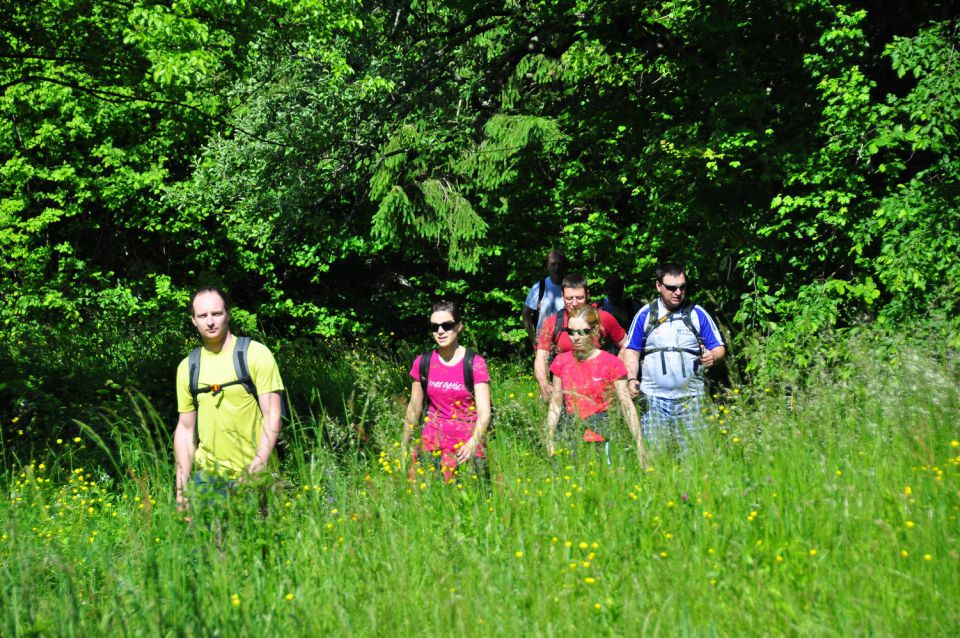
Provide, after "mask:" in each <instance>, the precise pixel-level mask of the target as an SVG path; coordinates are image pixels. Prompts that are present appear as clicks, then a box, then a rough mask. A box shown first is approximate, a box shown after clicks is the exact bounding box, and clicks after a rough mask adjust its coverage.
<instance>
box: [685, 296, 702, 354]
mask: <svg viewBox="0 0 960 638" xmlns="http://www.w3.org/2000/svg"><path fill="white" fill-rule="evenodd" d="M680 313H681V315H680V318H681V319H683V324H684V325H685V326H686V327H687V329H688V330H690V332H692V333H693V336H694V337H696V339H697V345H699V346H703V345H704V343H703V338H702V337H701V336H700V331H699V330H697V327H696V326H695V325H693V318H692V315H693V302H692V301H688V302H687V303H686V304H684V306H683V308H681V309H680Z"/></svg>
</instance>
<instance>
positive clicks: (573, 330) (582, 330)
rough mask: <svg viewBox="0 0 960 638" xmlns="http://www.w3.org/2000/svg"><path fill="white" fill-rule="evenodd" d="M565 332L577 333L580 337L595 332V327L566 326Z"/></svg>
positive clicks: (569, 333)
mask: <svg viewBox="0 0 960 638" xmlns="http://www.w3.org/2000/svg"><path fill="white" fill-rule="evenodd" d="M563 331H564V332H566V333H567V334H568V335H571V336H572V335H577V336H580V337H586V336H587V335H588V334H590V333H591V332H593V328H564V329H563Z"/></svg>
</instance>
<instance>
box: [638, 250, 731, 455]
mask: <svg viewBox="0 0 960 638" xmlns="http://www.w3.org/2000/svg"><path fill="white" fill-rule="evenodd" d="M656 284H657V293H659V296H658V297H657V299H656V300H654V301H653V302H652V303H651V304H650V305H648V306H647V307H645V308H643V309H642V310H641V311H640V312H638V313H637V314H636V316H635V317H634V318H633V322H632V323H631V325H630V330H629V332H628V333H627V345H626V347H624V348H623V350H622V351H621V354H620V356H621V357H622V358H623V362H624V363H625V364H626V366H627V384H628V386H629V387H630V393H631V394H632V395H633V396H637V395H639V394H640V392H643V394H644V396H645V397H646V400H647V410H646V412H645V413H644V415H643V419H642V421H641V425H642V428H643V438H644V440H646V441H648V442H649V443H650V444H651V445H653V446H657V445H660V446H663V445H668V444H670V443H671V442H673V441H675V442H676V445H677V446H678V447H679V449H680V451H681V453H683V452H686V451H687V450H688V449H689V447H690V445H691V444H696V445H697V446H698V447H700V446H701V443H700V433H701V431H702V430H703V429H704V428H705V427H706V424H705V421H704V419H703V412H702V411H701V403H702V401H703V398H704V380H703V371H704V370H705V369H707V368H711V367H713V366H714V365H716V364H717V362H719V361H720V360H721V359H723V357H724V355H725V354H726V352H727V351H726V348H725V347H724V345H723V338H722V337H721V335H720V331H719V330H718V329H717V325H716V324H715V323H714V321H713V319H712V318H711V317H710V315H708V314H707V312H706V311H705V310H704V309H703V308H701V307H700V306H697V305H695V304H693V303H692V302H690V301H687V299H686V293H687V278H686V275H685V274H684V272H683V268H681V267H680V266H679V265H678V264H675V263H664V264H661V265H660V266H658V267H657V282H656ZM641 359H642V360H643V368H642V374H640V375H638V374H637V369H638V367H639V366H640V361H641ZM638 377H639V379H638Z"/></svg>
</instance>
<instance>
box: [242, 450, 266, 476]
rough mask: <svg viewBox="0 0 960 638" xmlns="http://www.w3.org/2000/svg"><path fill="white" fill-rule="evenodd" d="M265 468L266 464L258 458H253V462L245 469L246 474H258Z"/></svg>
mask: <svg viewBox="0 0 960 638" xmlns="http://www.w3.org/2000/svg"><path fill="white" fill-rule="evenodd" d="M266 467H267V462H266V461H264V460H263V459H261V458H260V456H259V455H258V456H255V457H253V461H252V462H251V463H250V466H249V467H247V474H258V473H260V472H262V471H263V470H264V468H266Z"/></svg>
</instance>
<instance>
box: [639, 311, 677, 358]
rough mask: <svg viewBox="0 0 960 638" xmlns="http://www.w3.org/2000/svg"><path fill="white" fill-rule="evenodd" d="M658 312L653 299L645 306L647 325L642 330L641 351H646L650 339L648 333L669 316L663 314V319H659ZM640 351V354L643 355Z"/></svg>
mask: <svg viewBox="0 0 960 638" xmlns="http://www.w3.org/2000/svg"><path fill="white" fill-rule="evenodd" d="M659 314H660V306H659V305H658V304H657V300H656V299H654V300H653V301H651V302H650V305H649V306H647V327H646V328H644V330H643V353H646V352H647V349H648V344H647V342H648V341H649V340H650V333H652V332H653V331H654V330H656V329H657V326H659V325H660V324H661V323H663V322H664V321H666V320H667V318H668V317H669V316H670V315H669V314H667V315H664V317H663V319H659V318H658V317H657V315H659ZM643 353H641V355H640V356H643Z"/></svg>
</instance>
